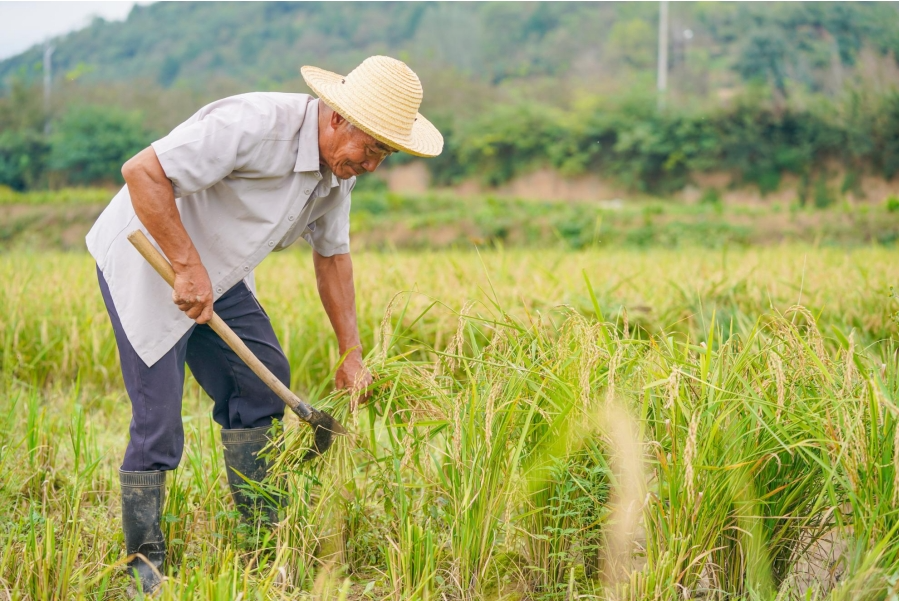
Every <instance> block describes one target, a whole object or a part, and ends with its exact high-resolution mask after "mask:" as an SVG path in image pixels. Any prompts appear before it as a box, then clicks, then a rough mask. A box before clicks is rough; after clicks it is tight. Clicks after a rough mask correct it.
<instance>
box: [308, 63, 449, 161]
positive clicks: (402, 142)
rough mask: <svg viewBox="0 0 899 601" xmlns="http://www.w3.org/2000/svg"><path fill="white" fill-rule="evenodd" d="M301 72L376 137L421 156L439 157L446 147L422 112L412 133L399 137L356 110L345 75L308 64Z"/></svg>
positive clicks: (342, 112)
mask: <svg viewBox="0 0 899 601" xmlns="http://www.w3.org/2000/svg"><path fill="white" fill-rule="evenodd" d="M300 72H301V73H302V74H303V79H304V80H306V84H307V85H308V86H309V87H310V88H312V91H313V92H315V93H316V94H317V95H318V97H319V98H321V99H322V100H324V101H325V103H326V104H327V105H328V106H330V107H331V108H332V109H334V110H335V111H337V112H338V113H340V115H341V116H343V117H344V118H345V119H346V120H347V121H349V122H350V123H352V124H353V125H355V126H356V127H358V128H359V129H361V130H362V131H364V132H365V133H367V134H368V135H370V136H371V137H373V138H375V139H376V140H378V141H380V142H383V143H384V144H387V145H388V146H391V147H393V148H396V149H397V150H402V151H403V152H408V153H409V154H411V155H415V156H418V157H435V156H437V155H439V154H440V153H441V152H442V151H443V136H442V135H441V134H440V131H439V130H438V129H437V128H436V127H434V125H433V124H432V123H431V122H430V121H428V120H427V119H425V118H424V116H423V115H422V114H421V113H418V114H417V115H416V118H415V121H414V122H413V123H412V131H411V132H410V134H409V137H408V138H404V139H399V138H398V137H397V136H396V135H392V134H389V133H388V132H386V131H384V129H383V128H380V127H378V124H377V123H374V122H365V121H364V120H362V118H361V117H360V115H359V114H358V113H356V112H354V111H353V108H352V107H353V99H352V98H349V97H348V94H347V89H346V86H344V85H343V81H344V76H343V75H339V74H337V73H333V72H331V71H325V70H324V69H319V68H318V67H310V66H308V65H307V66H305V67H303V68H301V69H300Z"/></svg>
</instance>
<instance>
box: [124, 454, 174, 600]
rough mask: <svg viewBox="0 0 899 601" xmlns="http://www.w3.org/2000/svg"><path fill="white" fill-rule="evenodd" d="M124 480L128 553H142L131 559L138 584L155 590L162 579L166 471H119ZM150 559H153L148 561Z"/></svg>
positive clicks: (131, 567)
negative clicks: (162, 524) (162, 525)
mask: <svg viewBox="0 0 899 601" xmlns="http://www.w3.org/2000/svg"><path fill="white" fill-rule="evenodd" d="M119 481H120V482H121V484H122V529H123V530H124V531H125V550H126V551H127V553H128V555H132V554H134V553H140V554H141V555H143V556H144V557H146V560H145V559H143V558H142V557H135V558H134V559H132V560H131V561H129V562H128V572H129V573H130V575H131V577H132V578H133V579H134V581H135V586H138V583H139V590H141V591H143V592H144V593H152V592H153V591H155V590H156V588H157V587H158V586H159V583H160V582H162V579H161V578H160V575H161V574H162V563H163V562H164V561H165V539H164V538H163V536H162V528H161V526H160V522H161V520H162V506H163V503H164V502H165V472H123V471H120V472H119ZM148 562H149V563H148Z"/></svg>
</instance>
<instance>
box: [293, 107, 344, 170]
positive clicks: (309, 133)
mask: <svg viewBox="0 0 899 601" xmlns="http://www.w3.org/2000/svg"><path fill="white" fill-rule="evenodd" d="M318 103H319V100H318V98H315V99H313V100H312V101H310V102H309V103H308V104H307V105H306V115H305V117H303V124H302V125H301V126H300V138H299V146H298V148H297V162H296V165H295V166H294V168H293V170H294V171H295V172H297V173H301V172H307V173H312V174H314V175H315V176H316V179H318V180H319V182H320V183H319V185H321V186H326V187H329V188H336V187H337V186H339V185H340V183H339V182H338V181H337V176H336V175H334V174H333V173H332V172H331V170H330V169H328V168H325V169H322V168H321V166H320V165H319V154H318Z"/></svg>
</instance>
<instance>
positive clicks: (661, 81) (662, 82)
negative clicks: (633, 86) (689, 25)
mask: <svg viewBox="0 0 899 601" xmlns="http://www.w3.org/2000/svg"><path fill="white" fill-rule="evenodd" d="M658 67H659V70H658V72H657V74H656V89H657V92H658V97H657V102H658V108H659V110H662V109H663V108H665V90H667V89H668V0H661V1H660V2H659V65H658Z"/></svg>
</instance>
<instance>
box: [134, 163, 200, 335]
mask: <svg viewBox="0 0 899 601" xmlns="http://www.w3.org/2000/svg"><path fill="white" fill-rule="evenodd" d="M122 176H123V177H124V178H125V183H127V184H128V192H129V193H130V195H131V204H132V206H133V207H134V212H135V213H136V214H137V217H138V219H140V221H141V223H143V224H144V226H145V227H146V228H147V231H149V232H150V235H151V236H153V239H154V240H156V243H157V244H159V247H160V248H161V249H162V252H163V254H165V256H166V257H167V258H168V260H169V262H170V263H171V264H172V269H174V270H175V286H174V290H172V300H173V301H174V302H175V304H176V305H178V308H179V309H181V310H182V311H184V312H185V313H186V314H187V316H188V317H190V318H191V319H193V320H195V321H196V322H197V323H206V322H207V321H209V319H210V318H211V317H212V282H211V281H210V280H209V274H208V273H207V272H206V268H205V267H204V266H203V263H202V262H201V261H200V254H199V253H198V252H197V249H196V247H195V246H194V244H193V242H192V241H191V239H190V236H188V235H187V230H185V229H184V224H183V223H181V215H180V213H178V207H176V206H175V191H174V189H173V188H172V182H170V181H169V179H168V177H166V174H165V171H163V169H162V165H160V164H159V159H158V158H157V156H156V151H155V150H153V147H152V146H151V147H148V148H145V149H144V150H142V151H140V152H139V153H138V154H136V155H135V156H134V157H133V158H131V159H130V160H129V161H128V162H127V163H125V165H124V166H123V167H122Z"/></svg>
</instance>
